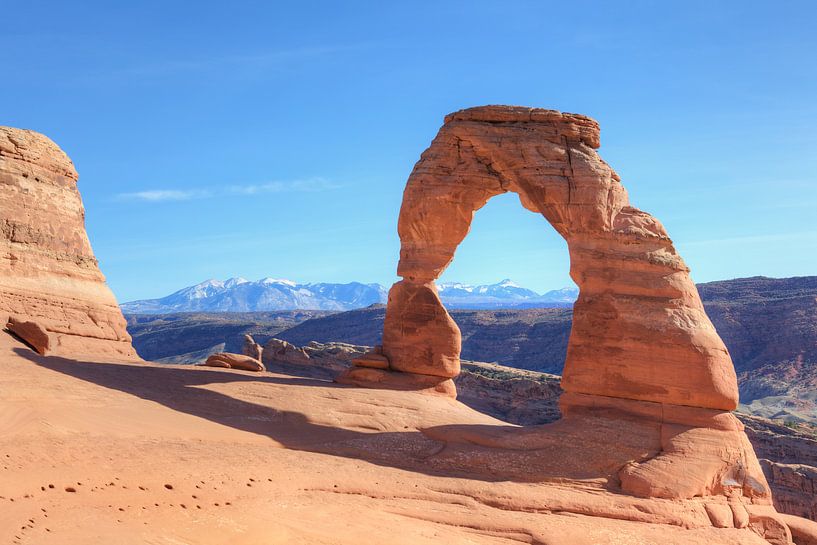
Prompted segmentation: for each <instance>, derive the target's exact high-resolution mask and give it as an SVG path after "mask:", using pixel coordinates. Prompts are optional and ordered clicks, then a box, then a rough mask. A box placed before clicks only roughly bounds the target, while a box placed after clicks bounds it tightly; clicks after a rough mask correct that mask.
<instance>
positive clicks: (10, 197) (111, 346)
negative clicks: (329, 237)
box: [0, 127, 138, 360]
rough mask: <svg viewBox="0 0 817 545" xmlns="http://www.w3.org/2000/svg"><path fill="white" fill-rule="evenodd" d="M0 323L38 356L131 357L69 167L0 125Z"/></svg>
mask: <svg viewBox="0 0 817 545" xmlns="http://www.w3.org/2000/svg"><path fill="white" fill-rule="evenodd" d="M7 317H8V318H10V319H9V320H7V319H6V318H7ZM0 321H2V325H5V324H6V323H7V322H8V323H9V329H10V330H11V331H12V332H14V333H15V334H16V335H18V336H19V337H21V338H22V339H23V340H25V341H26V342H28V343H29V344H31V345H33V346H34V347H35V348H36V349H37V350H38V351H41V352H42V353H49V354H56V355H62V356H67V357H96V358H99V357H104V358H106V359H112V358H113V359H120V360H123V359H124V360H137V359H138V356H137V355H136V352H135V351H134V350H133V347H132V346H131V338H130V335H128V332H127V330H126V329H125V320H124V318H123V317H122V313H121V311H120V310H119V307H118V306H117V303H116V299H115V298H114V295H113V293H112V292H111V290H110V289H109V288H108V287H107V285H106V284H105V277H104V276H103V275H102V273H101V272H100V270H99V267H98V265H97V260H96V258H95V257H94V254H93V251H92V250H91V245H90V243H89V241H88V236H87V235H86V233H85V210H84V208H83V206H82V200H81V198H80V195H79V191H78V190H77V172H76V170H74V165H73V164H72V163H71V160H70V159H69V158H68V156H66V155H65V153H63V151H62V150H61V149H60V148H59V147H57V145H56V144H54V142H52V141H51V140H49V139H48V138H46V137H45V136H43V135H41V134H38V133H36V132H33V131H27V130H20V129H13V128H9V127H0Z"/></svg>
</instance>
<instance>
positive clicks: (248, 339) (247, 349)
mask: <svg viewBox="0 0 817 545" xmlns="http://www.w3.org/2000/svg"><path fill="white" fill-rule="evenodd" d="M241 353H242V354H244V355H245V356H249V357H251V358H254V359H256V360H258V361H262V360H263V353H264V347H263V346H261V345H260V344H258V343H257V342H255V339H253V337H252V335H244V345H243V346H242V347H241Z"/></svg>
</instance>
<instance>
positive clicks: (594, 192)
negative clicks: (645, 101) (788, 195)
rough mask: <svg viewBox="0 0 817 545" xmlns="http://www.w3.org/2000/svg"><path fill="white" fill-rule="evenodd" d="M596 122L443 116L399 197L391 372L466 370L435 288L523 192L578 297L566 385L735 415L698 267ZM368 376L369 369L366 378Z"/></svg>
mask: <svg viewBox="0 0 817 545" xmlns="http://www.w3.org/2000/svg"><path fill="white" fill-rule="evenodd" d="M598 147H599V126H598V124H597V123H596V122H595V121H594V120H592V119H590V118H588V117H585V116H581V115H574V114H563V113H560V112H556V111H552V110H543V109H534V108H522V107H507V106H487V107H480V108H471V109H468V110H462V111H459V112H456V113H453V114H451V115H449V116H447V117H446V119H445V124H444V125H443V127H442V128H441V129H440V131H439V133H438V134H437V137H436V138H435V139H434V141H433V142H432V143H431V146H430V147H429V148H428V149H427V150H426V151H425V152H424V153H423V154H422V156H421V158H420V160H419V162H418V163H417V164H416V165H415V167H414V170H413V171H412V173H411V175H410V177H409V179H408V182H407V184H406V189H405V192H404V194H403V204H402V207H401V210H400V218H399V223H398V232H399V235H400V241H401V250H400V262H399V265H398V271H397V272H398V275H399V276H401V277H402V278H403V280H402V281H400V282H397V283H396V284H395V285H394V286H393V287H392V289H391V291H390V293H389V302H388V307H387V311H386V322H385V326H384V332H383V354H384V355H385V356H386V357H387V358H388V360H389V368H390V370H392V371H399V372H403V373H410V374H413V375H420V377H416V378H418V379H419V381H420V383H422V384H427V383H429V382H433V379H431V378H430V377H438V378H439V379H441V380H438V381H437V383H438V388H441V389H444V390H447V391H449V392H451V391H452V388H453V386H452V385H447V384H444V381H445V380H446V379H450V378H451V377H454V376H456V375H457V374H458V372H459V352H460V334H459V330H458V329H457V326H456V324H455V323H454V322H453V320H452V319H451V318H450V316H449V315H448V313H447V312H446V310H445V308H444V307H443V305H442V303H441V302H440V299H439V297H438V296H437V293H436V288H435V285H434V281H435V280H436V279H437V278H438V277H439V276H440V274H441V273H442V272H443V270H445V268H446V267H447V266H448V264H449V263H450V262H451V260H452V259H453V256H454V252H455V250H456V248H457V246H458V245H459V244H460V242H461V241H462V240H463V239H464V238H465V236H466V234H467V233H468V230H469V228H470V225H471V220H472V218H473V216H474V213H475V211H476V210H478V209H479V208H481V207H482V206H483V205H484V204H485V203H486V202H487V201H488V200H489V199H490V198H491V197H494V196H496V195H498V194H501V193H505V192H514V193H516V194H518V195H519V198H520V201H521V203H522V205H523V206H524V207H525V208H527V209H528V210H530V211H532V212H536V213H540V214H542V215H543V216H544V217H545V218H546V219H547V220H548V222H549V223H550V224H551V225H552V226H553V227H554V228H555V229H556V231H557V232H558V233H559V234H560V235H561V236H562V237H564V238H565V240H566V241H567V244H568V249H569V252H570V260H571V266H570V274H571V277H572V278H573V280H574V281H575V282H576V284H577V285H578V286H579V288H580V295H579V299H578V301H577V303H576V305H575V308H574V318H573V330H572V333H571V337H570V342H569V346H568V352H567V358H566V361H565V371H564V376H563V381H562V386H563V388H564V390H565V391H566V392H568V393H570V394H576V395H588V394H589V395H596V396H605V397H612V398H624V399H632V400H641V401H651V402H658V403H671V404H674V405H686V406H694V407H705V408H710V409H720V410H731V409H734V408H735V407H736V406H737V399H738V391H737V382H736V379H735V372H734V368H733V366H732V362H731V359H730V357H729V354H728V352H727V350H726V347H725V346H724V344H723V342H722V341H721V339H720V337H719V336H718V334H717V333H716V331H715V328H714V327H713V326H712V323H711V322H710V321H709V319H708V318H707V316H706V314H705V312H704V309H703V305H702V304H701V300H700V298H699V296H698V293H697V290H696V288H695V285H694V284H693V283H692V281H691V280H690V278H689V274H688V272H689V269H688V268H687V267H686V265H685V264H684V262H683V260H682V259H681V257H680V256H679V255H678V253H677V252H676V251H675V248H674V247H673V245H672V241H671V240H670V238H669V236H668V235H667V233H666V231H665V230H664V227H663V226H662V225H661V223H660V222H659V221H658V220H657V219H655V218H654V217H652V216H651V215H649V214H647V213H645V212H642V211H641V210H638V209H637V208H634V207H632V206H631V205H630V203H629V199H628V196H627V192H626V190H625V189H624V186H623V185H622V184H621V181H620V179H619V177H618V175H617V174H616V173H615V171H613V169H612V168H610V167H609V166H608V165H607V163H605V162H604V161H603V160H602V159H601V158H600V157H599V155H598V154H597V153H596V149H597V148H598ZM365 373H368V374H369V375H372V373H373V372H371V371H368V370H366V371H365Z"/></svg>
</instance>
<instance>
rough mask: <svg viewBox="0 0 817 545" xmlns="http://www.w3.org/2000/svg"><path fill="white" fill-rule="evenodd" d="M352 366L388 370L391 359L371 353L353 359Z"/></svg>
mask: <svg viewBox="0 0 817 545" xmlns="http://www.w3.org/2000/svg"><path fill="white" fill-rule="evenodd" d="M352 365H354V366H355V367H370V368H372V369H388V368H389V359H388V358H387V357H386V356H384V355H383V354H376V353H369V354H363V355H362V356H360V357H359V358H355V359H353V360H352Z"/></svg>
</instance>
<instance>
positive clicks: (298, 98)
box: [0, 0, 817, 301]
mask: <svg viewBox="0 0 817 545" xmlns="http://www.w3.org/2000/svg"><path fill="white" fill-rule="evenodd" d="M815 6H817V4H814V3H813V2H786V3H776V2H751V1H740V2H695V1H688V2H657V1H656V2H616V3H614V2H587V3H583V2H552V3H551V2H514V1H503V2H401V3H396V2H394V3H392V2H290V3H287V4H286V5H285V4H284V3H272V2H241V1H236V2H232V3H229V4H225V3H223V2H217V3H216V2H206V1H203V2H197V3H196V4H195V6H194V5H193V4H191V3H189V2H172V1H165V2H149V1H145V2H130V3H127V4H126V3H120V2H56V1H55V2H37V1H36V0H30V1H26V2H13V3H12V2H2V13H3V21H2V22H0V26H1V27H2V32H0V48H2V49H1V50H2V51H3V52H4V55H3V63H4V76H5V77H4V78H3V80H4V81H3V85H2V87H0V124H4V125H11V126H17V127H24V128H30V129H34V130H37V131H40V132H43V133H45V134H47V135H48V136H50V137H51V138H52V139H54V140H55V141H56V142H57V143H58V144H59V145H60V146H61V147H62V148H63V149H64V150H65V151H66V152H67V153H68V154H69V155H70V156H71V158H72V159H73V160H74V163H75V164H76V166H77V169H78V170H79V173H80V182H79V186H80V190H81V192H82V195H83V198H84V201H85V204H86V208H87V227H88V232H89V236H90V237H91V242H92V244H93V246H94V250H95V252H96V255H97V257H98V258H99V260H100V263H101V266H102V269H103V272H104V273H105V274H106V276H107V277H108V281H109V283H110V285H111V287H112V288H113V290H114V292H115V293H116V294H117V296H118V298H119V299H120V300H121V301H126V300H132V299H137V298H146V297H156V296H161V295H165V294H167V293H169V292H171V291H174V290H176V289H178V288H180V287H183V286H186V285H190V284H193V283H196V282H199V281H201V280H204V279H206V278H211V277H214V278H227V277H230V276H244V277H247V278H249V279H257V278H261V277H264V276H274V277H284V278H291V279H293V280H298V281H303V282H310V281H337V282H346V281H352V280H357V281H363V282H380V283H383V284H389V283H391V282H392V281H393V280H394V279H395V268H396V261H397V253H398V239H397V235H396V223H397V213H398V210H399V206H400V198H401V194H402V191H403V186H404V184H405V181H406V178H407V176H408V174H409V172H410V171H411V168H412V167H413V165H414V163H415V162H416V160H417V159H418V157H419V154H420V153H421V152H422V150H423V149H424V148H425V147H426V146H427V145H428V144H429V142H430V141H431V139H432V138H433V137H434V135H435V134H436V132H437V130H438V128H439V126H440V125H441V123H442V119H443V116H444V115H445V114H446V113H448V112H451V111H454V110H458V109H460V108H464V107H468V106H475V105H481V104H497V103H499V104H520V105H527V106H538V107H545V108H554V109H559V110H563V111H569V112H579V113H583V114H587V115H590V116H592V117H594V118H596V119H597V120H599V122H600V123H601V125H602V148H601V150H600V153H601V155H602V156H603V157H604V158H605V159H606V160H607V161H608V162H609V163H610V164H611V165H612V166H613V167H614V168H615V169H616V170H617V171H618V173H619V174H620V175H621V177H622V179H623V181H624V183H625V185H626V187H627V188H628V190H629V193H630V198H631V200H632V202H633V204H634V205H635V206H637V207H639V208H642V209H644V210H646V211H649V212H651V213H652V214H654V215H656V216H657V217H658V218H659V219H660V220H661V221H662V222H663V223H664V225H665V226H666V227H667V229H668V231H669V233H670V235H671V236H672V238H673V239H674V241H675V242H676V245H677V247H678V249H679V251H680V252H681V254H682V255H683V256H684V258H685V260H686V261H687V263H688V264H689V265H690V267H691V268H692V275H693V278H694V279H695V280H696V281H709V280H718V279H725V278H733V277H740V276H750V275H767V276H795V275H811V274H817V222H815V220H814V216H815V210H817V130H815V128H817V101H815V97H817V61H815V59H817V32H815V31H814V21H815V20H817V7H815ZM567 273H568V257H567V250H566V248H565V245H564V243H563V241H562V240H561V239H560V238H559V236H558V235H557V234H556V232H555V231H554V230H553V229H552V228H551V227H550V226H549V225H548V224H547V223H546V222H545V221H544V219H542V218H541V217H538V216H536V215H534V214H531V213H529V212H526V211H524V210H523V209H522V208H521V206H519V203H518V200H517V199H516V198H515V197H514V196H512V195H504V196H500V197H497V198H495V199H494V200H492V201H491V202H489V204H488V205H487V206H486V207H485V208H484V209H483V210H481V211H480V212H479V213H477V216H476V219H475V221H474V226H473V230H472V233H471V234H470V235H469V237H468V238H467V239H466V241H465V242H464V243H463V245H462V246H461V247H460V250H459V252H458V254H457V257H456V259H455V261H454V263H453V264H452V266H451V268H450V269H449V271H447V272H446V274H445V276H444V278H443V279H444V280H459V281H464V282H471V283H487V282H495V281H498V280H500V279H502V278H505V277H510V278H513V279H514V280H516V281H517V282H518V283H520V284H522V285H525V286H526V287H530V288H532V289H535V290H538V291H545V290H548V289H553V288H559V287H562V286H565V285H568V284H569V282H570V280H569V277H568V274H567Z"/></svg>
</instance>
